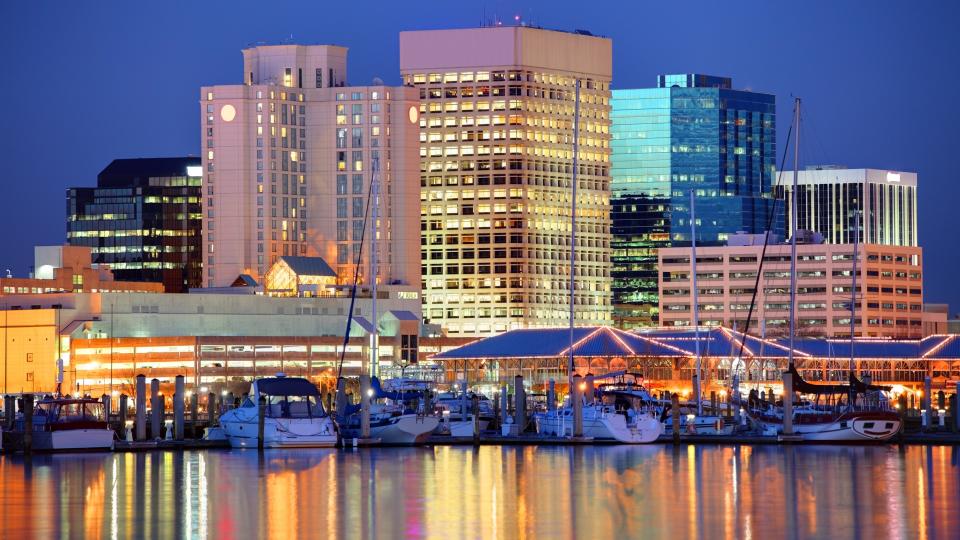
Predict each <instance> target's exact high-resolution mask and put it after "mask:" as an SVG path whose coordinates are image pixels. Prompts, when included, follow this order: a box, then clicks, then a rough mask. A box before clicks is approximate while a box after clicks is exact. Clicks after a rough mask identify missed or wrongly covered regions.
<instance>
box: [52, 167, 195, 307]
mask: <svg viewBox="0 0 960 540" xmlns="http://www.w3.org/2000/svg"><path fill="white" fill-rule="evenodd" d="M200 174H201V172H200V158H197V157H176V158H139V159H115V160H113V161H112V162H111V163H110V165H107V167H106V168H105V169H103V170H102V171H101V172H100V174H98V175H97V187H74V188H69V189H68V190H67V243H68V244H70V245H71V246H86V247H88V248H90V254H91V258H92V261H91V262H93V263H96V264H107V265H109V266H110V268H111V269H112V270H113V275H114V276H116V279H117V280H119V281H147V282H158V283H163V288H164V290H166V292H172V293H176V292H186V291H187V289H189V288H190V287H199V286H200V279H201V275H200V263H201V256H200V245H201V244H200V209H201V207H200V199H201V196H200Z"/></svg>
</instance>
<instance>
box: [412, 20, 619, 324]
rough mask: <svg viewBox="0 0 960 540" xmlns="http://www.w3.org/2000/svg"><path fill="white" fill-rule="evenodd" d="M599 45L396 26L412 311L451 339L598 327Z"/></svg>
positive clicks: (604, 136)
mask: <svg viewBox="0 0 960 540" xmlns="http://www.w3.org/2000/svg"><path fill="white" fill-rule="evenodd" d="M611 64H612V42H611V41H610V40H609V39H606V38H601V37H595V36H592V35H590V34H589V33H586V32H576V33H569V32H558V31H552V30H544V29H540V28H530V27H523V26H515V27H489V28H472V29H462V30H431V31H413V32H401V33H400V70H401V73H402V74H403V82H404V84H405V85H407V86H412V87H413V88H415V89H416V92H417V93H418V97H419V99H420V119H419V125H420V186H421V193H420V198H421V207H420V212H421V231H422V236H421V250H422V258H423V268H422V273H423V295H424V304H423V311H424V316H425V317H427V318H429V319H430V320H431V321H432V322H435V323H440V324H442V325H443V327H444V328H445V329H446V331H447V332H448V333H449V334H451V335H466V336H482V335H488V334H493V333H497V332H502V331H505V330H508V329H511V328H522V327H548V326H562V325H566V324H567V323H568V321H569V298H570V297H569V293H568V290H569V271H568V268H569V259H570V247H571V219H570V207H571V204H570V203H571V191H572V190H571V186H572V184H571V179H572V173H573V161H574V160H573V133H574V106H575V101H574V95H575V84H576V81H577V80H578V79H579V80H580V81H581V91H580V150H579V174H578V178H577V201H576V202H577V204H576V206H577V220H576V221H577V225H576V227H577V228H576V251H575V255H576V265H575V272H576V294H575V303H576V317H575V322H576V323H577V324H581V325H586V324H608V323H610V321H611V301H610V285H611V283H610V170H609V168H610V80H611V73H612V65H611Z"/></svg>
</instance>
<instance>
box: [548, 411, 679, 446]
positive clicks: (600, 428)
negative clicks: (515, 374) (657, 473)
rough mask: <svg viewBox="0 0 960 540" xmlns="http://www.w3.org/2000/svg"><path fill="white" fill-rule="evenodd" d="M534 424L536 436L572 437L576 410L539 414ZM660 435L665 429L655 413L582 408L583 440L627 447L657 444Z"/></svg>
mask: <svg viewBox="0 0 960 540" xmlns="http://www.w3.org/2000/svg"><path fill="white" fill-rule="evenodd" d="M534 420H535V421H536V424H537V433H540V434H543V435H550V436H557V437H570V436H573V407H572V406H570V405H569V404H567V405H566V406H564V407H561V408H558V409H556V410H552V411H547V412H544V413H539V414H536V415H534ZM661 433H663V426H662V425H661V423H660V420H659V419H658V418H657V417H656V415H655V414H653V413H652V412H649V411H639V412H635V411H633V409H630V410H628V411H626V412H618V411H617V409H616V408H615V407H614V406H613V405H607V404H603V403H591V404H584V406H583V436H584V437H590V438H593V439H595V440H600V441H604V440H607V441H610V440H612V441H617V442H620V443H625V444H644V443H651V442H654V441H656V440H657V438H659V437H660V435H661Z"/></svg>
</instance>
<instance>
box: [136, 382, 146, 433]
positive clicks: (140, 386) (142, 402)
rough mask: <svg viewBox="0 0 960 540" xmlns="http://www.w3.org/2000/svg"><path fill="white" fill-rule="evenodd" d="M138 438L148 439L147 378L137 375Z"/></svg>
mask: <svg viewBox="0 0 960 540" xmlns="http://www.w3.org/2000/svg"><path fill="white" fill-rule="evenodd" d="M135 397H136V400H137V403H136V405H137V410H136V413H135V414H136V432H137V433H136V435H137V436H136V440H138V441H145V440H147V378H146V376H144V375H137V395H136V396H135Z"/></svg>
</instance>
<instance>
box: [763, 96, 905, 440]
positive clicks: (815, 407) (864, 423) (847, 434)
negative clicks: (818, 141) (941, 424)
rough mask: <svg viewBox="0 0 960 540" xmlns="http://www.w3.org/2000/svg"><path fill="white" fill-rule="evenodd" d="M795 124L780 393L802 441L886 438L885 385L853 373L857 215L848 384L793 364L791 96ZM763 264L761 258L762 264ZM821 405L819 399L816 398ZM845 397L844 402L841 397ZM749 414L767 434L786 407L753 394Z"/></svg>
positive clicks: (890, 431) (890, 421)
mask: <svg viewBox="0 0 960 540" xmlns="http://www.w3.org/2000/svg"><path fill="white" fill-rule="evenodd" d="M794 125H795V128H796V130H797V132H796V136H795V139H794V160H793V167H794V169H793V192H792V197H791V211H790V221H791V235H790V346H789V349H788V367H787V373H788V374H789V375H790V376H791V377H792V380H793V389H792V390H793V392H790V394H791V395H787V394H786V393H785V394H784V396H783V400H784V403H786V400H790V401H789V403H790V405H791V407H790V409H791V411H790V418H791V420H792V422H791V424H792V427H793V435H796V436H799V437H800V438H801V439H802V440H804V441H833V442H841V441H885V440H888V439H890V438H891V437H893V436H894V435H896V434H897V433H899V432H900V429H901V427H902V422H901V420H900V416H899V415H898V414H897V413H896V412H894V411H893V410H892V409H891V408H890V403H889V401H888V400H887V399H886V396H885V392H888V391H889V390H890V388H889V387H883V386H875V385H872V384H867V383H864V382H863V381H861V380H860V379H858V378H857V376H856V374H855V373H854V371H855V364H854V340H855V334H856V332H855V330H856V304H857V301H856V300H857V298H856V294H857V257H858V255H859V244H858V242H859V236H860V231H859V218H858V217H857V218H855V220H854V222H855V228H854V253H853V272H852V277H853V285H852V287H851V289H852V291H851V293H852V295H853V297H852V299H851V308H850V311H851V315H850V365H849V380H848V384H813V383H810V382H807V381H806V380H804V379H803V377H801V376H800V373H799V372H798V371H797V368H796V366H795V365H794V361H793V357H794V341H795V338H796V294H797V266H796V265H797V198H798V193H797V176H798V168H799V157H800V151H799V141H800V99H799V98H796V100H795V101H794ZM761 264H762V263H761ZM794 392H796V393H799V394H807V395H811V396H813V397H814V400H813V401H812V402H811V401H800V402H799V403H798V402H797V401H796V400H795V399H794V396H793V395H792V394H793V393H794ZM824 396H826V398H825V402H826V403H825V404H823V405H821V404H820V398H821V397H824ZM843 396H846V398H847V400H846V402H844V401H843ZM747 413H748V414H749V416H750V420H751V422H752V423H753V424H754V425H755V426H756V427H758V428H760V430H761V431H762V432H764V433H765V434H770V435H775V434H782V433H784V426H785V422H784V419H785V416H786V414H787V413H786V412H785V407H783V406H782V405H776V404H770V403H765V402H762V401H759V400H757V399H755V398H751V399H750V400H749V403H748V407H747Z"/></svg>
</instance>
